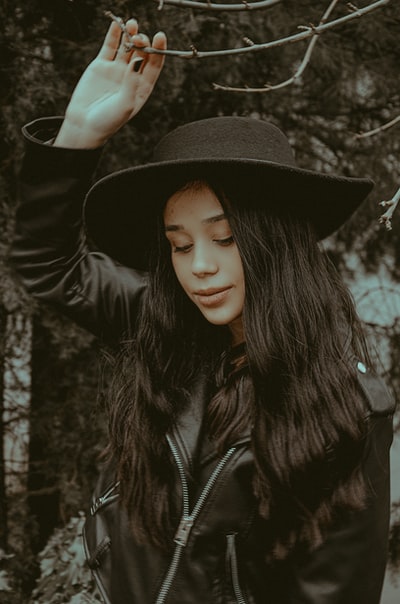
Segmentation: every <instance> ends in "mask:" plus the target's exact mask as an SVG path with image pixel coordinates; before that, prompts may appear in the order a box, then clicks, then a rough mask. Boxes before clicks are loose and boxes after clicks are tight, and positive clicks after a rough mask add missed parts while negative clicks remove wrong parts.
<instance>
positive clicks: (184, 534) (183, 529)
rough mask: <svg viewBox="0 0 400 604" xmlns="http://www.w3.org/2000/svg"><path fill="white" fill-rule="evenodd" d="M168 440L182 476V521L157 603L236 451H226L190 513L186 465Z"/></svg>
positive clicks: (163, 600)
mask: <svg viewBox="0 0 400 604" xmlns="http://www.w3.org/2000/svg"><path fill="white" fill-rule="evenodd" d="M167 440H168V444H169V447H170V449H171V452H172V455H173V457H174V460H175V463H176V465H177V467H178V472H179V477H180V480H181V486H182V500H183V505H182V517H181V521H180V523H179V526H178V529H177V531H176V533H175V537H174V542H175V544H176V545H175V550H174V554H173V557H172V560H171V563H170V565H169V568H168V571H167V574H166V575H165V579H164V581H163V584H162V586H161V589H160V591H159V593H158V598H157V600H156V604H163V603H164V602H165V599H166V597H167V595H168V592H169V590H170V588H171V585H172V582H173V580H174V578H175V575H176V572H177V570H178V566H179V561H180V558H181V555H182V551H183V548H184V547H185V546H186V544H187V542H188V539H189V536H190V532H191V530H192V527H193V525H194V523H195V521H196V519H197V517H198V515H199V514H200V512H201V510H202V508H203V506H204V504H205V502H206V500H207V498H208V496H209V495H210V493H211V491H212V489H213V487H214V485H215V483H216V482H217V480H218V477H219V476H220V474H221V472H222V470H223V469H224V467H225V466H226V464H227V463H228V461H229V460H230V458H231V457H232V455H233V454H234V452H235V451H236V447H231V448H230V449H228V451H227V452H226V453H225V455H224V456H223V458H222V459H221V460H220V461H219V462H218V465H217V466H216V468H215V469H214V471H213V473H212V474H211V476H210V478H209V479H208V481H207V483H206V485H205V487H204V489H203V490H202V492H201V494H200V497H199V498H198V500H197V502H196V504H195V506H194V508H193V510H192V513H190V507H189V489H188V483H187V480H186V474H185V468H184V465H183V463H182V460H181V458H180V455H179V452H178V449H177V447H176V446H175V444H174V443H173V441H172V440H171V438H170V437H169V436H167Z"/></svg>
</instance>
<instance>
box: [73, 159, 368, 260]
mask: <svg viewBox="0 0 400 604" xmlns="http://www.w3.org/2000/svg"><path fill="white" fill-rule="evenodd" d="M201 178H203V179H207V178H209V179H212V180H215V181H217V182H219V183H221V185H222V187H223V186H224V183H226V184H227V186H228V185H229V189H230V190H233V191H238V190H241V191H243V192H245V196H246V197H245V198H246V203H249V204H255V205H258V206H260V207H262V208H263V209H264V211H266V210H268V208H271V210H272V209H273V208H278V209H279V208H280V209H281V210H282V211H286V212H289V213H292V214H294V215H295V216H298V217H299V218H301V219H304V220H308V221H309V222H311V224H312V225H313V226H314V229H315V232H316V234H317V237H318V238H319V239H324V238H325V237H327V236H328V235H331V234H332V233H333V232H335V231H336V230H337V229H338V228H339V227H340V226H341V225H342V224H343V223H344V222H345V221H346V220H347V219H348V218H349V217H350V216H351V215H352V214H353V213H354V211H355V210H356V209H357V208H358V206H359V205H360V204H361V203H362V201H363V200H364V199H365V198H366V197H367V195H368V193H369V192H370V191H371V189H372V187H373V184H374V183H373V181H371V180H370V179H367V178H349V177H341V176H333V175H328V174H323V173H320V172H315V171H312V170H305V169H302V168H297V167H295V166H286V165H281V164H276V163H274V162H269V161H260V160H254V159H241V160H238V159H234V160H227V159H210V160H207V159H202V160H198V159H196V160H185V161H182V160H172V161H164V162H158V163H149V164H144V165H140V166H135V167H132V168H127V169H125V170H121V171H119V172H114V173H112V174H110V175H108V176H105V177H104V178H102V179H101V180H99V181H98V182H97V183H96V184H95V185H94V186H93V187H92V188H91V189H90V191H89V192H88V194H87V197H86V200H85V206H84V220H85V226H86V230H87V232H88V235H89V237H90V238H91V240H92V241H93V242H94V244H95V245H96V246H97V247H98V248H99V249H100V250H101V251H103V252H105V253H106V254H108V255H110V256H111V257H112V258H114V259H115V260H117V261H118V262H120V263H122V264H125V265H127V266H131V267H134V268H137V269H140V270H145V269H146V268H147V265H148V250H149V247H150V244H151V242H152V241H153V239H154V235H155V229H156V223H157V221H156V217H157V216H158V215H159V212H160V211H162V208H163V205H164V204H165V202H166V200H167V199H168V198H169V197H170V195H172V193H173V192H174V191H176V190H177V189H179V188H180V187H182V186H183V185H184V184H185V183H186V182H189V181H190V180H194V179H201Z"/></svg>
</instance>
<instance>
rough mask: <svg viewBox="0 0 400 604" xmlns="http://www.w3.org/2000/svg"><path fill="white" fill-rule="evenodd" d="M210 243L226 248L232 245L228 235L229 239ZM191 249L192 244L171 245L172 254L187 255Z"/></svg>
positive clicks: (215, 240) (225, 238) (231, 239)
mask: <svg viewBox="0 0 400 604" xmlns="http://www.w3.org/2000/svg"><path fill="white" fill-rule="evenodd" d="M212 241H213V242H214V243H216V244H218V245H220V246H222V247H228V246H230V245H232V243H233V241H234V240H233V237H232V235H230V236H229V237H224V238H223V239H213V240H212ZM192 247H193V244H192V243H189V244H187V245H179V246H178V245H174V244H172V251H173V252H174V253H178V254H179V253H181V254H187V253H188V252H190V250H191V249H192Z"/></svg>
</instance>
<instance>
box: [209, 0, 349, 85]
mask: <svg viewBox="0 0 400 604" xmlns="http://www.w3.org/2000/svg"><path fill="white" fill-rule="evenodd" d="M338 2H339V0H332V2H331V3H330V5H329V6H328V8H327V9H326V11H325V12H324V14H323V15H322V17H321V19H320V22H319V24H318V25H322V24H323V23H326V20H327V19H328V17H329V15H330V14H331V12H332V11H333V9H334V8H335V6H336V4H337V3H338ZM317 41H318V35H317V34H315V35H314V36H313V37H312V38H311V41H310V42H309V44H308V46H307V50H306V52H305V53H304V57H303V60H302V61H301V63H300V65H299V67H298V68H297V69H296V72H295V73H294V74H293V75H292V77H290V78H288V79H287V80H283V81H282V82H279V83H278V84H274V85H271V84H265V85H264V86H262V87H261V88H250V87H249V86H245V87H235V86H225V85H223V84H217V83H216V82H214V83H213V88H214V90H226V91H229V92H270V91H271V90H278V89H280V88H285V87H286V86H290V85H291V84H294V82H295V81H296V80H298V79H299V78H301V76H302V75H303V73H304V71H305V69H306V67H307V65H308V63H309V62H310V59H311V55H312V53H313V50H314V48H315V45H316V43H317Z"/></svg>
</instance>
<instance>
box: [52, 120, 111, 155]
mask: <svg viewBox="0 0 400 604" xmlns="http://www.w3.org/2000/svg"><path fill="white" fill-rule="evenodd" d="M106 141H107V139H106V138H102V137H100V136H99V133H96V132H95V131H94V130H93V128H90V127H89V126H87V125H85V124H78V123H76V122H74V121H72V120H70V119H68V117H66V118H65V119H64V121H63V123H62V125H61V128H60V130H59V131H58V134H57V136H56V138H55V140H54V143H53V146H54V147H64V148H67V149H96V148H98V147H102V146H103V145H104V144H105V143H106Z"/></svg>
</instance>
